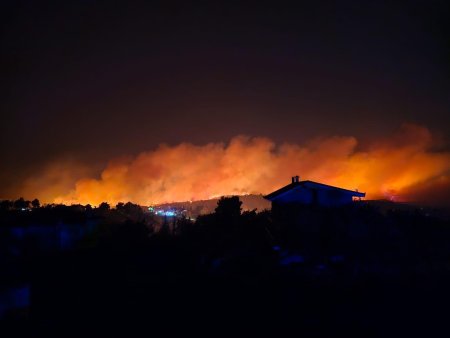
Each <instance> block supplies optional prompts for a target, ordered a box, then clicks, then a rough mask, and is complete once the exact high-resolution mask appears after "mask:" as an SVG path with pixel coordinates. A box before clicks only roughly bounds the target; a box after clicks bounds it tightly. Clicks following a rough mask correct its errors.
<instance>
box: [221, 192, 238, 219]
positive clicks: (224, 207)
mask: <svg viewBox="0 0 450 338" xmlns="http://www.w3.org/2000/svg"><path fill="white" fill-rule="evenodd" d="M241 205H242V202H241V201H240V200H239V196H231V197H223V196H222V197H221V198H220V199H219V200H218V201H217V207H216V209H215V212H216V215H217V216H218V217H220V218H224V219H236V218H238V217H239V216H240V215H241V211H242V208H241Z"/></svg>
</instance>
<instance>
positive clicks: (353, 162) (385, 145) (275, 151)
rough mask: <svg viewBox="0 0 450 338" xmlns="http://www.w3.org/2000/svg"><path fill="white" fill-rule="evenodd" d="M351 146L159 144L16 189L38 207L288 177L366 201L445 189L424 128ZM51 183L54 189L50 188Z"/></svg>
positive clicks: (222, 190) (198, 192)
mask: <svg viewBox="0 0 450 338" xmlns="http://www.w3.org/2000/svg"><path fill="white" fill-rule="evenodd" d="M357 144H358V142H357V140H356V139H355V138H354V137H329V138H320V139H315V140H312V141H310V142H307V143H305V144H302V145H299V144H288V143H285V144H281V145H276V144H275V143H274V142H273V141H271V140H270V139H268V138H249V137H245V136H238V137H235V138H233V139H232V140H231V141H230V142H229V143H228V144H224V143H209V144H206V145H202V146H196V145H192V144H189V143H182V144H179V145H177V146H173V147H171V146H167V145H161V146H159V147H158V148H157V149H155V150H151V151H147V152H142V153H141V154H139V155H138V156H136V157H127V158H119V159H115V160H112V161H111V162H110V163H109V164H108V165H107V166H106V168H104V170H103V171H102V172H101V174H100V176H99V177H95V176H91V175H81V176H84V177H81V178H80V175H75V176H73V177H70V174H67V173H68V172H69V173H70V172H77V173H80V172H89V170H85V171H83V170H84V169H83V170H82V169H80V168H85V167H84V166H78V167H77V166H74V165H73V163H72V164H70V168H66V169H61V168H62V167H64V166H63V165H62V164H58V166H59V167H61V168H60V169H61V170H55V164H52V165H49V167H48V168H47V169H46V170H44V172H43V173H41V174H40V175H37V176H35V177H32V178H30V179H28V180H27V181H26V182H25V183H24V189H23V191H22V192H23V194H24V195H25V196H27V195H30V196H32V197H34V196H38V197H40V198H41V199H42V200H44V202H58V203H59V202H63V203H68V204H70V203H81V204H87V203H90V204H93V205H98V204H99V203H101V202H103V201H107V202H109V203H112V204H115V203H117V202H120V201H132V202H135V203H140V204H144V205H150V204H155V203H162V202H172V201H188V200H191V201H193V200H201V199H209V198H211V197H213V196H221V195H231V194H248V193H256V194H259V193H263V194H266V193H269V192H271V191H273V190H275V189H278V188H280V187H281V186H284V185H286V184H287V183H289V180H290V177H291V176H293V175H295V174H299V175H300V176H301V179H309V180H315V181H319V182H323V183H326V184H331V185H336V186H340V187H344V188H348V189H358V190H359V191H363V192H366V193H367V198H369V199H376V198H388V199H396V200H409V199H411V198H422V197H423V198H426V196H425V195H427V194H428V193H429V191H430V190H433V189H435V187H436V185H438V186H441V187H442V186H443V185H444V186H445V188H444V189H446V188H447V187H448V186H449V177H450V174H449V173H450V152H448V151H439V152H437V151H433V150H432V149H433V147H434V146H435V144H434V141H433V138H432V135H431V134H430V132H429V130H428V129H426V128H424V127H420V126H416V125H410V124H408V125H404V126H402V128H401V129H400V130H399V132H398V133H396V134H395V135H393V136H392V137H390V138H388V139H384V140H381V141H377V142H374V143H372V144H371V145H369V146H368V147H367V148H366V149H358V148H357ZM58 175H62V177H58ZM55 182H57V184H56V183H55ZM61 182H63V183H61ZM52 184H55V185H56V186H58V189H57V190H52ZM61 187H66V190H64V189H61ZM441 190H442V189H441ZM40 192H41V193H42V195H40Z"/></svg>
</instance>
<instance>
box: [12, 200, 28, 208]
mask: <svg viewBox="0 0 450 338" xmlns="http://www.w3.org/2000/svg"><path fill="white" fill-rule="evenodd" d="M29 207H30V201H25V200H24V199H23V197H21V198H19V199H18V200H15V201H14V209H26V208H29Z"/></svg>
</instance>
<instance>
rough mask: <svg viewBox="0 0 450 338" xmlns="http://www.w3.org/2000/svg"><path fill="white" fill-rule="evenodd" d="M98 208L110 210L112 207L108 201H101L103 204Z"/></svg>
mask: <svg viewBox="0 0 450 338" xmlns="http://www.w3.org/2000/svg"><path fill="white" fill-rule="evenodd" d="M98 209H99V210H101V211H108V210H110V209H111V207H110V206H109V204H108V203H106V202H103V203H101V204H100V205H99V206H98Z"/></svg>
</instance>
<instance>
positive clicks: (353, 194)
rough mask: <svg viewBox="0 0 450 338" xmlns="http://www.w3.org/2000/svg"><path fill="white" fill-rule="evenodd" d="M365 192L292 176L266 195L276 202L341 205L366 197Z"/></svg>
mask: <svg viewBox="0 0 450 338" xmlns="http://www.w3.org/2000/svg"><path fill="white" fill-rule="evenodd" d="M365 196H366V194H365V193H363V192H358V191H353V190H347V189H342V188H338V187H333V186H331V185H327V184H322V183H317V182H313V181H299V177H298V176H294V177H292V183H291V184H288V185H287V186H285V187H283V188H281V189H278V190H276V191H274V192H272V193H271V194H269V195H267V196H264V198H266V199H268V200H269V201H271V202H272V206H273V205H274V204H277V205H283V204H295V203H298V204H305V205H319V206H339V205H345V204H349V203H352V201H353V199H354V198H361V197H365Z"/></svg>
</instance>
